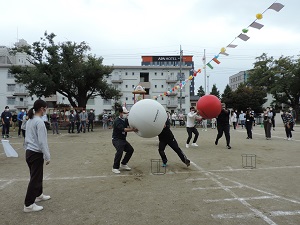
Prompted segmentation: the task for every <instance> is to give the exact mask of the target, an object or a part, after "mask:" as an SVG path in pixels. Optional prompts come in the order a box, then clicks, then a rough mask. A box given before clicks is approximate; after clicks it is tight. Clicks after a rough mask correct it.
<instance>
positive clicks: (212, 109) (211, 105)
mask: <svg viewBox="0 0 300 225" xmlns="http://www.w3.org/2000/svg"><path fill="white" fill-rule="evenodd" d="M197 109H198V111H199V114H200V116H202V117H203V118H205V119H212V118H215V117H217V116H218V115H219V114H220V112H221V110H222V105H221V102H220V100H219V99H218V98H217V97H216V96H214V95H204V96H202V97H201V98H200V99H199V100H198V102H197Z"/></svg>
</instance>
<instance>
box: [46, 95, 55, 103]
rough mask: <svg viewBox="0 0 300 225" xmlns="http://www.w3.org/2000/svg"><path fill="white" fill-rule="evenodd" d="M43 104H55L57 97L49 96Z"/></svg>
mask: <svg viewBox="0 0 300 225" xmlns="http://www.w3.org/2000/svg"><path fill="white" fill-rule="evenodd" d="M44 100H45V102H57V95H51V96H49V97H47V98H45V99H44Z"/></svg>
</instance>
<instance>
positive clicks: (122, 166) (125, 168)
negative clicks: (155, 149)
mask: <svg viewBox="0 0 300 225" xmlns="http://www.w3.org/2000/svg"><path fill="white" fill-rule="evenodd" d="M120 169H122V170H128V171H129V170H131V168H130V167H129V166H127V165H123V164H121V166H120Z"/></svg>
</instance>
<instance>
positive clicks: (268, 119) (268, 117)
mask: <svg viewBox="0 0 300 225" xmlns="http://www.w3.org/2000/svg"><path fill="white" fill-rule="evenodd" d="M272 117H273V113H272V112H271V111H270V108H269V107H268V108H267V109H266V110H265V111H264V129H265V136H266V139H267V140H270V139H271V127H272Z"/></svg>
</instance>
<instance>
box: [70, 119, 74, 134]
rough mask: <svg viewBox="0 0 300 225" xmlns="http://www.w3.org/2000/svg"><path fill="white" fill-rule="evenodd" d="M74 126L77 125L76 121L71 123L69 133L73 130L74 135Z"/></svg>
mask: <svg viewBox="0 0 300 225" xmlns="http://www.w3.org/2000/svg"><path fill="white" fill-rule="evenodd" d="M74 125H75V122H74V121H73V122H70V123H69V133H71V130H72V133H74Z"/></svg>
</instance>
